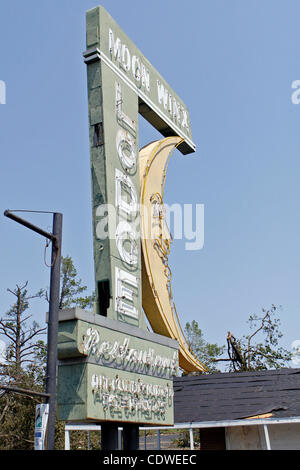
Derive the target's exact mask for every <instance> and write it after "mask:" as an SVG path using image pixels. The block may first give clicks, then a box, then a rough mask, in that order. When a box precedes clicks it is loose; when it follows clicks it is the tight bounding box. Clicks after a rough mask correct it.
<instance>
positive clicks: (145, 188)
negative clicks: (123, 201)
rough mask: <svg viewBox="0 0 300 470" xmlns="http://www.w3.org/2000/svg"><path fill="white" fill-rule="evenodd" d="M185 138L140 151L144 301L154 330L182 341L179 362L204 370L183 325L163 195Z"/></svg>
mask: <svg viewBox="0 0 300 470" xmlns="http://www.w3.org/2000/svg"><path fill="white" fill-rule="evenodd" d="M181 142H183V139H182V138H181V137H177V136H172V137H167V138H165V139H162V140H158V141H155V142H151V143H150V144H148V145H146V146H145V147H143V148H142V149H141V150H140V152H139V166H140V186H141V231H142V237H141V238H142V304H143V309H144V312H145V314H146V316H147V318H148V320H149V323H150V325H151V327H152V329H153V331H154V332H155V333H158V334H161V335H163V336H168V337H169V338H173V339H176V340H177V341H178V343H179V366H180V367H181V368H182V369H183V370H185V371H187V372H199V371H202V372H204V371H207V368H206V367H205V365H203V364H202V363H201V362H200V361H199V360H198V359H197V357H196V356H195V355H194V353H193V352H192V351H191V349H190V348H189V346H188V344H187V341H186V339H185V336H184V332H183V331H182V328H181V326H180V323H179V319H178V315H177V311H176V307H175V303H174V300H173V295H172V289H171V270H170V267H169V264H168V255H169V253H170V247H171V243H172V235H171V233H170V232H169V229H168V227H167V224H166V218H165V212H164V206H163V195H164V187H165V180H166V171H167V166H168V162H169V159H170V157H171V155H172V153H173V151H174V150H175V148H176V147H177V146H178V145H179V144H180V143H181Z"/></svg>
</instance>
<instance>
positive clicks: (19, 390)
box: [0, 384, 49, 398]
mask: <svg viewBox="0 0 300 470" xmlns="http://www.w3.org/2000/svg"><path fill="white" fill-rule="evenodd" d="M0 389H2V390H6V391H7V392H15V393H21V394H23V395H29V396H31V395H35V396H37V397H43V398H49V394H48V393H43V392H35V391H34V390H25V389H24V388H19V387H11V386H10V385H1V384H0Z"/></svg>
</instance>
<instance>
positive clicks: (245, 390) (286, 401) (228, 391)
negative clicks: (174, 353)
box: [174, 368, 300, 424]
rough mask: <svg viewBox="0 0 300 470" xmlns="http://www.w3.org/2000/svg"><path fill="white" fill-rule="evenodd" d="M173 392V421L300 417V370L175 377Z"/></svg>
mask: <svg viewBox="0 0 300 470" xmlns="http://www.w3.org/2000/svg"><path fill="white" fill-rule="evenodd" d="M174 392H175V395H174V414H175V415H174V422H175V423H176V424H178V423H187V422H202V421H221V420H234V419H241V418H246V417H249V416H257V415H262V414H265V413H272V418H276V417H278V418H283V417H292V416H294V417H295V416H300V369H292V368H290V369H276V370H264V371H257V372H256V371H255V372H239V373H218V374H209V375H196V376H193V375H192V376H184V377H176V378H175V379H174Z"/></svg>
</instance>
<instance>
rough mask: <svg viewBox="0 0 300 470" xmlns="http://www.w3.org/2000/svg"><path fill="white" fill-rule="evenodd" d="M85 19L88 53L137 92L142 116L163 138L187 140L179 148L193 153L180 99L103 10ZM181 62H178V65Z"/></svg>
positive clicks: (186, 112) (187, 115)
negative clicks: (177, 136)
mask: <svg viewBox="0 0 300 470" xmlns="http://www.w3.org/2000/svg"><path fill="white" fill-rule="evenodd" d="M86 18H87V35H86V43H87V52H88V53H89V54H90V55H92V53H93V54H94V56H98V57H99V58H100V57H101V60H102V62H105V63H106V64H107V65H108V66H109V67H110V68H111V69H112V70H114V72H115V74H118V76H119V77H122V80H123V81H124V82H126V83H127V84H128V85H129V86H130V88H131V89H132V90H134V92H135V93H136V95H137V97H138V101H139V112H140V114H142V115H143V116H144V117H145V119H147V120H148V121H149V122H150V123H151V124H152V125H153V126H154V127H155V128H156V129H158V130H159V131H160V132H161V133H162V135H164V136H169V135H179V136H180V137H183V138H185V140H186V142H185V143H183V144H182V145H181V146H180V147H179V150H180V151H181V152H182V153H184V154H186V153H191V152H194V151H195V144H194V143H193V140H192V134H191V123H190V117H189V113H188V110H187V107H186V105H185V104H184V102H183V101H182V100H181V98H179V96H178V95H177V94H176V93H175V91H174V90H173V89H172V88H171V87H170V85H169V84H168V83H167V82H166V80H165V79H164V78H163V77H162V76H161V74H160V73H159V72H158V71H157V70H156V69H155V67H153V65H152V64H151V63H150V62H149V61H148V59H147V58H146V57H145V56H144V55H143V54H142V53H141V51H140V50H139V49H138V48H137V47H136V45H135V44H134V43H133V42H132V41H131V40H130V38H129V37H128V36H127V35H126V34H125V33H124V31H122V29H121V28H120V27H119V25H118V24H117V23H116V22H115V21H114V20H113V18H112V17H111V16H110V15H109V14H108V13H107V11H106V10H105V9H104V8H103V7H101V6H99V7H96V8H93V9H92V10H89V11H88V12H87V15H86ZM110 32H111V33H112V34H113V39H114V40H113V46H114V47H113V48H112V47H111V46H112V44H110V34H111V33H110ZM118 39H119V40H120V42H119V44H118V43H117V40H118ZM166 51H167V49H162V54H165V53H167V52H166ZM85 56H87V54H85ZM129 59H130V60H129ZM180 60H181V59H180V58H178V61H179V62H180ZM129 62H130V64H129ZM128 66H129V67H128ZM143 67H144V69H145V73H144V74H143V70H144V69H143ZM145 76H146V77H147V78H148V77H149V80H143V78H145ZM158 82H159V85H160V87H159V88H160V90H161V91H162V88H161V85H162V86H163V89H164V91H165V92H167V93H164V94H163V95H162V94H159V93H158ZM174 103H175V104H174ZM177 105H178V106H179V108H180V109H179V113H177V111H178V109H177V108H178V106H177Z"/></svg>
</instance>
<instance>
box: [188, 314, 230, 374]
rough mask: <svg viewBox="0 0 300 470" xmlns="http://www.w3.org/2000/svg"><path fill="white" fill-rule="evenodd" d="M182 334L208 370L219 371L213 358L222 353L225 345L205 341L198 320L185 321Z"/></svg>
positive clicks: (211, 371)
mask: <svg viewBox="0 0 300 470" xmlns="http://www.w3.org/2000/svg"><path fill="white" fill-rule="evenodd" d="M184 334H185V337H186V340H187V343H188V346H189V348H190V350H191V351H192V352H193V353H194V354H195V356H197V358H198V359H199V361H200V362H202V363H203V364H204V365H205V366H206V367H207V368H208V370H209V372H210V373H213V372H219V371H218V369H217V368H216V363H215V359H216V358H218V357H219V356H221V355H222V354H223V352H224V348H225V346H218V345H217V344H213V343H207V342H206V341H205V339H204V338H203V333H202V330H201V329H200V328H199V325H198V322H196V321H195V320H193V321H192V323H189V322H188V323H186V325H185V329H184Z"/></svg>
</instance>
